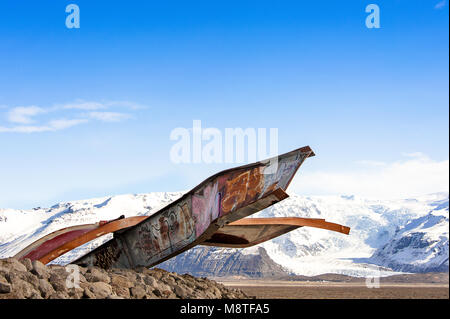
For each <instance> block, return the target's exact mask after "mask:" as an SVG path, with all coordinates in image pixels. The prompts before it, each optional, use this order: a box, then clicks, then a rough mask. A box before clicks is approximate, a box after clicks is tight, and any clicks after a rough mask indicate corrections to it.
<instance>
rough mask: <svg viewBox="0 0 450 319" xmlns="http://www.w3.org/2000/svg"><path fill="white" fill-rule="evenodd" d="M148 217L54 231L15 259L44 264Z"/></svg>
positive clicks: (116, 220) (120, 219)
mask: <svg viewBox="0 0 450 319" xmlns="http://www.w3.org/2000/svg"><path fill="white" fill-rule="evenodd" d="M147 217H148V216H134V217H129V218H119V219H115V220H111V221H100V222H98V223H95V224H85V225H77V226H72V227H66V228H63V229H60V230H57V231H54V232H52V233H50V234H48V235H46V236H44V237H42V238H40V239H38V240H37V241H35V242H33V243H32V244H30V245H28V246H27V247H25V248H24V249H23V250H21V251H20V252H18V253H17V254H16V255H15V256H14V257H15V258H18V259H23V258H29V259H31V260H39V261H40V262H42V263H43V264H47V263H49V262H50V261H52V260H54V259H56V258H58V257H59V256H61V255H63V254H65V253H66V252H68V251H70V250H72V249H74V248H76V247H79V246H81V245H83V244H85V243H87V242H89V241H91V240H93V239H96V238H98V237H101V236H103V235H106V234H109V233H112V232H115V231H118V230H121V229H124V228H128V227H131V226H134V225H136V224H137V223H139V222H141V221H143V220H144V219H146V218H147Z"/></svg>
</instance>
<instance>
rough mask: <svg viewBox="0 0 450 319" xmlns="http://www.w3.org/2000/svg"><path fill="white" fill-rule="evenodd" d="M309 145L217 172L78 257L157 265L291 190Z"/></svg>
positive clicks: (109, 263)
mask: <svg viewBox="0 0 450 319" xmlns="http://www.w3.org/2000/svg"><path fill="white" fill-rule="evenodd" d="M310 156H314V152H313V151H312V150H311V148H310V147H309V146H306V147H303V148H300V149H297V150H294V151H292V152H289V153H286V154H283V155H280V156H278V157H276V158H274V159H271V160H267V161H262V162H257V163H254V164H249V165H244V166H241V167H237V168H233V169H229V170H225V171H222V172H220V173H217V174H215V175H213V176H211V177H210V178H208V179H206V180H205V181H204V182H202V183H201V184H199V185H198V186H197V187H195V188H194V189H192V190H191V191H189V192H188V193H186V194H185V195H183V196H182V197H181V198H179V199H178V200H176V201H175V202H173V203H171V204H169V205H167V206H166V207H164V208H163V209H161V210H160V211H158V212H156V213H155V214H153V215H151V216H149V217H148V218H146V219H145V220H143V221H142V222H140V223H138V224H137V225H136V226H133V227H130V228H128V229H125V230H123V231H117V232H115V233H114V238H113V239H112V240H110V241H109V242H107V243H105V244H103V245H101V246H100V247H98V248H97V249H95V250H93V251H91V252H90V253H88V254H86V255H85V256H83V257H81V258H79V259H77V260H76V261H74V263H76V264H79V265H83V266H88V265H93V266H98V267H102V268H112V267H114V268H135V267H138V266H145V267H151V266H154V265H156V264H158V263H160V262H163V261H165V260H167V259H169V258H172V257H174V256H176V255H178V254H180V253H182V252H184V251H186V250H188V249H190V248H192V247H194V246H196V245H198V244H201V243H202V242H204V241H206V240H208V239H209V238H211V237H212V236H213V234H214V233H216V232H217V230H218V229H220V228H221V227H223V226H225V225H226V224H229V223H231V222H234V221H236V220H239V219H241V218H244V217H246V216H249V215H251V214H253V213H256V212H257V211H260V210H262V209H264V208H266V207H269V206H271V205H273V204H275V203H277V202H279V201H281V200H283V199H285V198H287V197H288V195H287V194H286V192H285V190H286V188H287V187H288V185H289V183H290V182H291V180H292V178H293V177H294V175H295V173H296V172H297V170H298V168H299V167H300V165H301V164H302V163H303V162H304V160H305V159H306V158H308V157H310Z"/></svg>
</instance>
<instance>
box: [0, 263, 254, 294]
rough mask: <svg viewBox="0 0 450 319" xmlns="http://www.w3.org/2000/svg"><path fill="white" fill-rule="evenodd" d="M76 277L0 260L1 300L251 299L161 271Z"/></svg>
mask: <svg viewBox="0 0 450 319" xmlns="http://www.w3.org/2000/svg"><path fill="white" fill-rule="evenodd" d="M74 275H75V274H74V273H73V270H71V269H68V270H67V271H66V269H65V267H62V266H46V265H43V264H42V263H40V262H33V263H30V262H28V261H25V262H19V261H18V260H16V259H14V258H8V259H0V299H16V298H28V299H68V298H70V299H80V298H90V299H106V298H108V299H123V298H134V299H155V298H181V299H186V298H229V299H235V298H248V296H247V295H246V294H245V293H243V292H242V291H240V290H235V289H228V288H226V287H225V286H223V285H221V284H219V283H217V282H215V281H212V280H209V279H206V278H195V277H193V276H191V275H188V274H185V275H179V274H176V273H170V272H167V271H165V270H162V269H158V268H154V269H145V268H141V269H137V270H131V269H111V270H109V271H105V270H103V269H100V268H96V267H89V268H82V267H79V276H78V278H79V280H77V281H76V282H75V281H74V280H72V279H73V276H74ZM69 276H70V277H69Z"/></svg>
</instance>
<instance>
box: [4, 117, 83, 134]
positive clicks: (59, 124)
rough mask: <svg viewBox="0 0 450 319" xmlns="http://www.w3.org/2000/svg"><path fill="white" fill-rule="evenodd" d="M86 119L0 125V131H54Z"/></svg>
mask: <svg viewBox="0 0 450 319" xmlns="http://www.w3.org/2000/svg"><path fill="white" fill-rule="evenodd" d="M87 122H88V120H86V119H72V120H66V119H60V120H53V121H50V122H49V123H48V124H47V125H40V126H39V125H18V126H13V127H2V126H0V133H2V132H3V133H40V132H54V131H59V130H63V129H66V128H69V127H72V126H75V125H79V124H83V123H87Z"/></svg>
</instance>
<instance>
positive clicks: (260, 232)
mask: <svg viewBox="0 0 450 319" xmlns="http://www.w3.org/2000/svg"><path fill="white" fill-rule="evenodd" d="M304 226H308V227H315V228H322V229H326V230H331V231H336V232H339V233H342V234H346V235H348V234H349V232H350V228H349V227H346V226H342V225H339V224H335V223H330V222H327V221H326V220H325V219H318V218H301V217H279V218H244V219H240V220H238V221H235V222H233V223H230V224H228V225H226V226H224V227H222V228H220V229H219V230H218V231H217V232H216V233H215V234H213V236H211V238H209V239H208V240H206V241H204V242H203V243H202V245H206V246H218V247H230V248H245V247H250V246H254V245H257V244H260V243H262V242H265V241H267V240H270V239H272V238H275V237H278V236H281V235H283V234H285V233H288V232H290V231H292V230H295V229H297V228H299V227H304Z"/></svg>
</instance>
